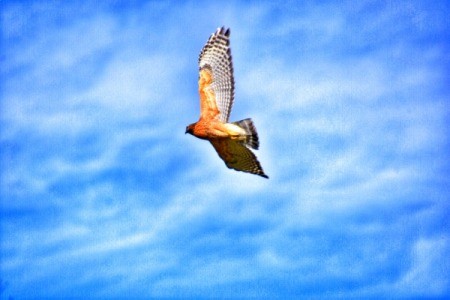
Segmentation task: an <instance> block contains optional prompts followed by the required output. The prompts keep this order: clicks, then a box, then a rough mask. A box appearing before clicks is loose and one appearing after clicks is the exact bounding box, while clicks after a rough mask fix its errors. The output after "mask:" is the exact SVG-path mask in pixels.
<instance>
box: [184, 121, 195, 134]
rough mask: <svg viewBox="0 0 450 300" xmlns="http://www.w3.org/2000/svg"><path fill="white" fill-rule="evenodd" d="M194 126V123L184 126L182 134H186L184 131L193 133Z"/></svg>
mask: <svg viewBox="0 0 450 300" xmlns="http://www.w3.org/2000/svg"><path fill="white" fill-rule="evenodd" d="M194 126H195V123H192V124H190V125H188V126H186V132H185V133H184V134H186V133H189V134H193V133H194Z"/></svg>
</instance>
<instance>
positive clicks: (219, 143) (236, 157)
mask: <svg viewBox="0 0 450 300" xmlns="http://www.w3.org/2000/svg"><path fill="white" fill-rule="evenodd" d="M210 142H211V144H212V145H213V147H214V149H216V151H217V154H219V156H220V158H221V159H222V160H223V161H224V162H225V164H226V165H227V167H228V168H230V169H234V170H236V171H242V172H247V173H252V174H256V175H259V176H262V177H265V178H269V177H268V176H267V175H266V174H264V171H263V169H262V167H261V164H260V163H259V161H258V159H257V158H256V156H255V154H253V152H252V151H251V150H250V149H248V148H247V147H245V146H244V145H243V144H242V141H238V140H232V139H213V140H210Z"/></svg>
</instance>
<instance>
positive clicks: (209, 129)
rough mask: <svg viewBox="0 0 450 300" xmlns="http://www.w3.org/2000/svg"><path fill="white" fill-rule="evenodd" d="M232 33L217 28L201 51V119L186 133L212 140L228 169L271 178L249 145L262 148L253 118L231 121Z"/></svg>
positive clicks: (232, 85) (232, 93) (232, 91)
mask: <svg viewBox="0 0 450 300" xmlns="http://www.w3.org/2000/svg"><path fill="white" fill-rule="evenodd" d="M229 36H230V29H226V30H225V28H224V27H222V28H219V29H217V31H216V32H215V33H213V34H212V35H211V37H210V38H209V40H208V42H207V43H206V45H205V46H204V47H203V49H202V51H201V53H200V57H199V69H200V74H199V80H198V92H199V94H200V118H199V120H198V121H197V122H196V123H193V124H190V125H189V126H187V127H186V133H190V134H192V135H194V136H196V137H198V138H200V139H205V140H209V141H210V142H211V144H212V145H213V147H214V149H216V151H217V153H218V154H219V156H220V158H222V160H223V161H224V162H225V164H226V165H227V167H228V168H231V169H234V170H237V171H243V172H247V173H252V174H256V175H260V176H262V177H265V178H268V176H267V175H266V174H265V173H264V171H263V169H262V167H261V164H260V163H259V161H258V159H257V158H256V156H255V154H253V152H252V151H251V150H250V149H249V148H248V147H250V148H253V149H256V150H257V149H258V147H259V140H258V134H257V132H256V128H255V126H254V125H253V122H252V120H251V119H244V120H241V121H238V122H233V123H228V118H229V115H230V112H231V108H232V106H233V101H234V77H233V65H232V60H231V50H230V48H229V45H230V41H229Z"/></svg>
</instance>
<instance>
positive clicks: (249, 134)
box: [234, 118, 259, 150]
mask: <svg viewBox="0 0 450 300" xmlns="http://www.w3.org/2000/svg"><path fill="white" fill-rule="evenodd" d="M234 124H236V125H238V126H239V127H241V128H242V129H244V130H245V140H244V144H245V145H246V146H249V147H251V148H253V149H255V150H258V148H259V139H258V133H257V132H256V127H255V125H253V121H252V119H250V118H248V119H244V120H241V121H237V122H234Z"/></svg>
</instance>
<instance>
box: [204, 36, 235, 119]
mask: <svg viewBox="0 0 450 300" xmlns="http://www.w3.org/2000/svg"><path fill="white" fill-rule="evenodd" d="M229 37H230V29H226V30H225V28H224V27H222V28H219V29H217V31H216V32H215V33H213V34H212V35H211V36H210V38H209V39H208V41H207V42H206V45H205V46H204V47H203V49H202V51H201V52H200V56H199V59H198V63H199V68H200V80H199V91H200V110H201V116H210V117H216V116H217V115H218V118H219V120H220V121H221V122H223V123H226V122H228V117H229V115H230V111H231V107H232V106H233V99H234V78H233V65H232V62H231V51H230V47H229V45H230V40H229ZM202 78H203V79H205V80H204V81H203V84H202ZM208 79H209V80H208Z"/></svg>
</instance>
